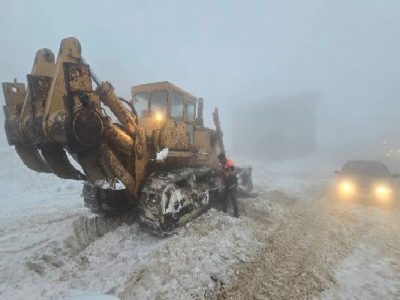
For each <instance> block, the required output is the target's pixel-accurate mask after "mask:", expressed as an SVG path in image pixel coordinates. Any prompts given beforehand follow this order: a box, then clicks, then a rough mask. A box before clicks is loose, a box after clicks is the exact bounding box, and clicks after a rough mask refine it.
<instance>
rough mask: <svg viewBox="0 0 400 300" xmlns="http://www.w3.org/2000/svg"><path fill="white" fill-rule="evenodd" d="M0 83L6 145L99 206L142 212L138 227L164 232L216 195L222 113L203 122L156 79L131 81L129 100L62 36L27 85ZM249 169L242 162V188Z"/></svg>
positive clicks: (189, 99)
mask: <svg viewBox="0 0 400 300" xmlns="http://www.w3.org/2000/svg"><path fill="white" fill-rule="evenodd" d="M93 85H96V88H94V87H93ZM2 86H3V92H4V97H5V100H6V105H5V106H4V113H5V117H6V118H5V130H6V135H7V139H8V143H9V144H10V145H14V147H15V149H16V151H17V153H18V155H19V156H20V158H21V160H22V161H23V162H24V164H25V165H26V166H27V167H28V168H30V169H32V170H34V171H37V172H47V173H54V174H55V175H57V176H58V177H60V178H65V179H73V180H82V181H83V182H84V184H83V190H82V196H83V198H84V201H85V206H86V207H88V208H90V209H91V210H92V211H93V212H95V213H100V214H109V215H116V214H120V213H126V212H128V211H130V210H131V209H132V208H138V212H139V223H140V225H141V226H142V227H143V228H145V229H147V230H150V231H151V232H154V233H157V234H161V235H165V234H168V233H170V232H172V231H173V229H174V228H175V227H177V226H179V225H182V224H184V223H185V222H187V221H189V220H191V219H192V218H194V217H196V216H198V215H199V214H200V213H202V212H204V211H205V210H206V209H207V208H209V207H210V205H211V204H212V203H214V202H216V201H217V199H218V197H219V195H220V192H221V191H222V189H223V184H222V182H221V179H220V176H219V172H218V169H219V166H218V159H217V155H218V154H219V153H221V152H224V144H223V139H222V131H221V128H220V123H219V117H218V110H217V109H215V111H214V113H213V119H214V123H215V126H216V129H210V128H207V127H205V126H204V121H203V105H204V101H203V99H201V98H199V99H198V98H196V97H195V96H193V95H191V94H189V93H188V92H186V91H184V90H182V89H180V88H178V87H177V86H175V85H173V84H171V83H169V82H157V83H148V84H141V85H137V86H134V87H133V88H132V100H131V101H126V100H125V99H122V98H120V97H118V96H117V95H116V94H115V92H114V89H113V86H112V85H111V84H110V83H109V82H100V81H99V80H98V78H97V77H96V76H95V75H94V73H93V72H92V71H91V70H90V67H89V65H88V64H87V63H86V62H85V60H84V59H83V57H82V55H81V44H80V42H79V41H78V40H77V39H76V38H73V37H69V38H65V39H63V40H62V42H61V45H60V49H59V52H58V56H57V59H55V56H54V54H53V53H52V51H51V50H49V49H41V50H39V51H37V53H36V56H35V60H34V63H33V67H32V71H31V74H28V75H27V87H25V85H24V84H23V83H18V82H16V80H15V81H14V82H7V83H3V84H2ZM74 161H75V163H74ZM76 163H77V164H78V165H80V168H79V167H77V164H76ZM79 169H80V170H79ZM251 173H252V169H251V167H242V168H240V167H237V176H238V181H239V187H238V188H239V189H240V191H242V192H244V193H250V192H251V190H252V188H253V185H252V179H251Z"/></svg>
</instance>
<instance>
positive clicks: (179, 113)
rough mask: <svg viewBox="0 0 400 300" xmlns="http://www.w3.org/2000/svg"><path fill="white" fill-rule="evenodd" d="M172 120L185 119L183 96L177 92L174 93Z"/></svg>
mask: <svg viewBox="0 0 400 300" xmlns="http://www.w3.org/2000/svg"><path fill="white" fill-rule="evenodd" d="M171 118H173V119H176V120H182V119H183V95H182V94H179V93H178V92H176V91H172V105H171Z"/></svg>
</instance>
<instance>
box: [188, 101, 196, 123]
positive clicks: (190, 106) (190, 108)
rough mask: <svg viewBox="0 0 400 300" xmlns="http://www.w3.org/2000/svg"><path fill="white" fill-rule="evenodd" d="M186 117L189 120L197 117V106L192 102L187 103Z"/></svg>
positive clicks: (192, 120)
mask: <svg viewBox="0 0 400 300" xmlns="http://www.w3.org/2000/svg"><path fill="white" fill-rule="evenodd" d="M186 118H187V121H188V122H194V119H195V118H196V108H195V106H194V103H192V102H188V103H187V104H186Z"/></svg>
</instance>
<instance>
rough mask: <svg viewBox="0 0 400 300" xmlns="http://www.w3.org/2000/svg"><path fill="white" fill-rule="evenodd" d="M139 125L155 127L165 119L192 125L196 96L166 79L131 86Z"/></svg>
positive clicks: (158, 126)
mask: <svg viewBox="0 0 400 300" xmlns="http://www.w3.org/2000/svg"><path fill="white" fill-rule="evenodd" d="M132 99H133V105H134V107H135V110H136V112H137V115H138V118H139V124H140V126H142V127H144V128H146V129H157V128H160V126H161V125H162V124H163V123H164V122H163V121H165V120H166V119H172V120H175V121H181V122H184V123H187V124H192V125H194V123H195V119H196V106H197V98H196V97H194V96H193V95H191V94H189V93H188V92H186V91H184V90H182V89H180V88H179V87H177V86H175V85H173V84H172V83H170V82H168V81H164V82H156V83H148V84H140V85H136V86H134V87H132Z"/></svg>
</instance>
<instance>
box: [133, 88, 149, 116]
mask: <svg viewBox="0 0 400 300" xmlns="http://www.w3.org/2000/svg"><path fill="white" fill-rule="evenodd" d="M133 106H134V107H135V109H136V112H137V114H138V116H139V117H147V116H148V115H149V94H148V93H140V94H137V95H135V97H134V98H133Z"/></svg>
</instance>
